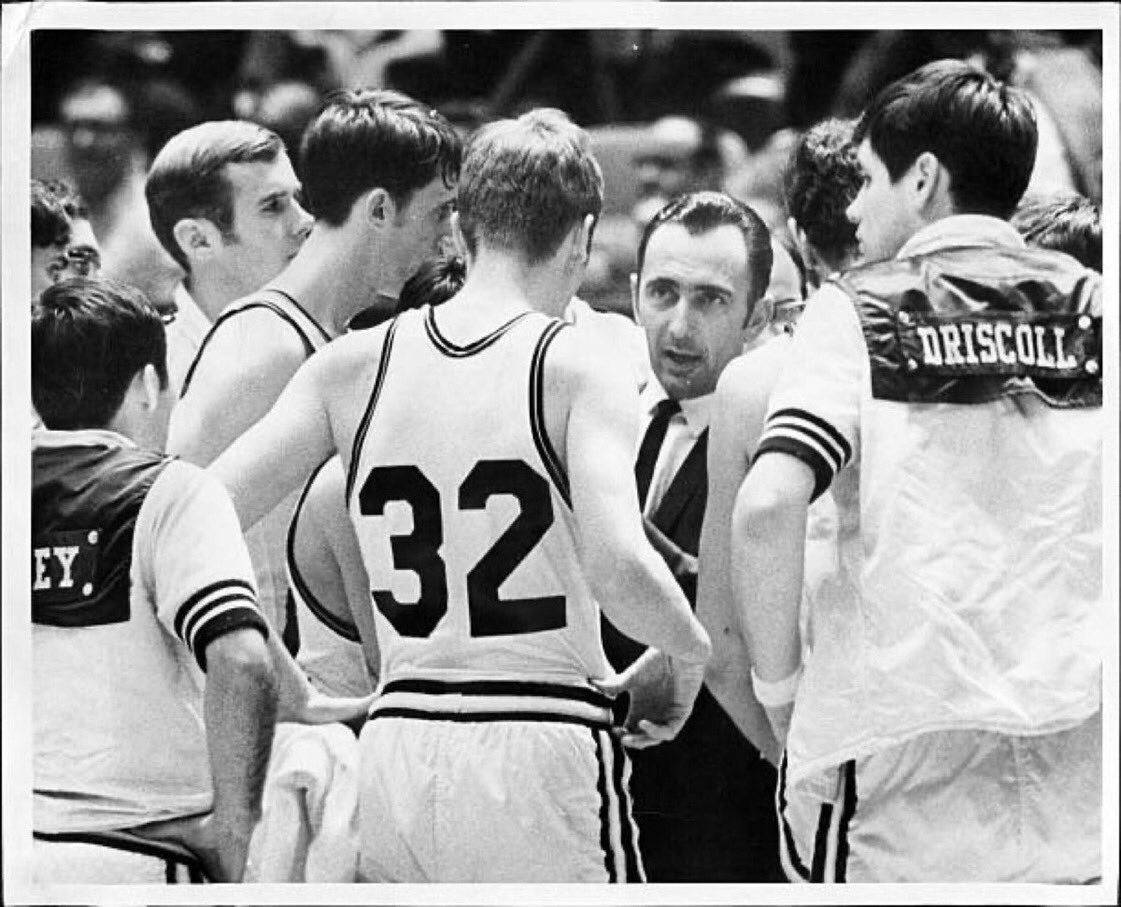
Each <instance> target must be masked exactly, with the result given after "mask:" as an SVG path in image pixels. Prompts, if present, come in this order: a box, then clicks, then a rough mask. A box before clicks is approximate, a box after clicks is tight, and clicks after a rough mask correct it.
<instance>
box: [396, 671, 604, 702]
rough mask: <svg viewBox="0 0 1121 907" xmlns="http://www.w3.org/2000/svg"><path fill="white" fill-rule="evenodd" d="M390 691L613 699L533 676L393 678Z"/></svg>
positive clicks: (429, 694)
mask: <svg viewBox="0 0 1121 907" xmlns="http://www.w3.org/2000/svg"><path fill="white" fill-rule="evenodd" d="M388 693H423V694H425V695H428V696H544V697H548V698H552V699H573V700H575V701H577V702H586V703H588V704H590V705H595V706H599V707H601V708H605V709H609V708H611V703H612V700H611V698H610V697H609V696H605V695H604V694H603V693H600V692H598V691H597V690H591V689H587V688H584V687H572V686H568V685H567V684H563V683H543V682H540V681H532V680H460V681H446V680H426V679H418V678H414V679H406V680H391V681H390V682H389V683H387V684H386V685H385V687H384V688H383V689H382V695H385V694H388Z"/></svg>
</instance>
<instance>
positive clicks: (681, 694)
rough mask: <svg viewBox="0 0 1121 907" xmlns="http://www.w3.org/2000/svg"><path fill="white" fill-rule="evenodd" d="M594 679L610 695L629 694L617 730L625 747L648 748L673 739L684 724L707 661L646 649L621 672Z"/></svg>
mask: <svg viewBox="0 0 1121 907" xmlns="http://www.w3.org/2000/svg"><path fill="white" fill-rule="evenodd" d="M592 682H593V683H594V684H595V686H596V687H597V688H598V689H599V690H600V691H601V692H603V693H606V694H607V695H608V696H618V695H619V694H621V693H627V694H629V696H630V708H629V710H628V712H627V716H626V719H625V720H624V722H623V726H622V727H621V728H617V729H616V733H618V734H619V736H620V739H621V740H622V742H623V745H624V746H627V747H629V748H631V749H645V748H646V747H650V746H655V745H657V744H659V743H664V742H665V741H667V740H672V739H673V738H674V737H676V736H677V734H678V732H679V731H680V730H681V728H682V727H683V726H684V724H685V721H686V720H687V719H688V717H689V714H690V713H691V712H692V710H693V703H694V702H695V701H696V698H697V694H698V693H699V692H700V689H701V684H702V683H703V682H704V664H703V663H701V664H693V663H689V662H684V661H681V660H680V659H676V658H670V657H669V656H667V655H664V654H663V653H661V652H658V651H656V650H654V649H647V650H646V652H644V653H643V654H642V655H641V656H640V657H639V658H638V660H636V661H635V662H634V663H633V664H632V665H631V666H630V667H628V668H627V669H626V670H625V671H623V673H622V674H619V675H617V676H615V677H612V678H608V679H606V680H593V681H592Z"/></svg>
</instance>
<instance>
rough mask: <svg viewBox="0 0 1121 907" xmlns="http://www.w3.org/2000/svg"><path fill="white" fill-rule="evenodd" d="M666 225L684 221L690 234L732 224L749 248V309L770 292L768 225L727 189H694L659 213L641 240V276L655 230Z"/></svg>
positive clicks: (639, 248)
mask: <svg viewBox="0 0 1121 907" xmlns="http://www.w3.org/2000/svg"><path fill="white" fill-rule="evenodd" d="M665 224H681V226H683V227H684V228H685V229H686V230H688V231H689V234H690V235H692V236H696V235H697V234H698V233H707V232H709V231H710V230H715V229H716V228H717V227H723V226H732V227H736V228H737V229H739V231H740V232H741V233H742V234H743V242H744V245H745V246H746V247H747V272H748V273H747V276H748V278H749V286H748V291H747V292H748V299H747V302H748V310H749V311H750V310H751V309H753V308H754V307H755V303H756V302H758V301H759V299H760V298H762V296H763V294H764V293H766V292H767V285H768V284H769V283H770V282H771V266H772V265H773V264H774V257H775V256H774V250H773V249H772V248H771V234H770V231H769V230H768V229H767V225H766V224H765V223H764V222H763V218H761V217H760V216H759V215H758V214H756V213H755V211H754V210H753V209H752V208H751V207H750V206H749V205H746V204H744V203H743V202H741V201H739V200H738V199H735V198H732V197H731V196H730V195H727V194H725V193H723V192H690V193H688V194H686V195H680V196H678V197H677V198H675V199H674V200H673V201H672V202H670V203H669V204H668V205H666V206H664V207H663V208H662V210H661V211H659V212H658V213H657V214H655V215H654V216H653V217H652V218H651V219H650V222H649V223H648V224H647V225H646V228H645V229H644V230H643V231H642V238H641V239H640V240H639V241H638V275H639V277H641V276H642V265H643V263H644V262H645V260H646V246H647V245H648V244H649V242H650V237H651V236H653V235H654V231H655V230H657V229H658V228H659V227H661V226H664V225H665Z"/></svg>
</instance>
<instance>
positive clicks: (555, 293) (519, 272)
mask: <svg viewBox="0 0 1121 907" xmlns="http://www.w3.org/2000/svg"><path fill="white" fill-rule="evenodd" d="M460 294H461V295H463V296H464V298H465V299H467V300H468V301H470V302H471V303H472V305H473V306H478V307H483V306H485V307H487V308H488V309H494V310H495V311H497V310H498V309H502V310H503V311H505V310H508V309H509V310H513V309H518V310H524V309H532V310H534V311H537V312H543V313H544V314H546V315H552V316H555V317H558V318H559V317H560V316H561V313H562V312H563V311H564V307H565V306H566V305H567V304H568V300H569V298H570V297H571V295H572V293H571V291H570V288H569V286H568V282H567V281H566V280H564V279H562V277H561V276H560V275H559V274H558V272H557V269H556V268H554V267H552V266H551V265H549V264H544V265H529V264H526V263H525V262H524V261H522V260H521V259H519V258H517V257H515V256H511V255H504V254H500V253H489V254H482V255H480V256H479V257H478V258H476V259H474V260H473V261H472V262H471V265H470V267H469V268H468V272H467V280H466V281H465V283H464V285H463V290H461V291H460Z"/></svg>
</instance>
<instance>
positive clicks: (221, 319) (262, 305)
mask: <svg viewBox="0 0 1121 907" xmlns="http://www.w3.org/2000/svg"><path fill="white" fill-rule="evenodd" d="M261 292H262V293H276V294H277V295H278V296H283V297H284V298H285V299H286V300H288V301H289V302H290V303H292V305H294V306H295V307H296V308H297V309H299V310H300V313H301V314H302V315H303V316H304V317H305V318H306V319H307V320H308V321H310V322H311V323H312V324H313V325H314V326H315V328H316V330H317V331H319V333H320V334H322V335H323V339H324V340H325V341H327V342H330V340H331V335H330V334H328V333H327V332H326V331H325V330H324V329H323V326H322V325H321V324H320V323H319V322H318V321H316V320H315V319H314V318H312V317H311V315H309V314H308V313H307V310H306V309H304V307H303V306H302V305H300V304H299V303H298V302H296V300H295V299H293V298H292V297H291V296H289V295H288V294H287V293H285V292H283V291H281V290H275V289H271V288H270V289H267V290H262V291H261ZM252 309H268V310H269V311H270V312H272V313H273V314H274V315H276V316H277V317H278V318H280V319H281V320H282V321H285V322H286V323H287V324H288V326H289V327H290V328H292V330H294V331H295V332H296V333H297V334H299V335H300V342H301V343H302V344H303V345H304V357H305V358H310V357H311V354H312V353H314V352H315V344H314V343H312V341H311V338H310V337H308V335H307V331H305V330H304V329H303V327H302V326H301V325H300V323H299V322H298V321H297V320H296V319H295V318H293V317H292V316H291V314H289V313H288V312H286V311H284V309H282V308H281V307H280V306H278V305H277V304H276V303H275V302H269V301H268V300H267V299H253V300H250V301H249V302H247V303H246V304H245V305H241V306H238V307H237V308H236V309H227V310H226V311H224V312H223V313H222V314H221V315H219V316H218V318H217V320H216V321H215V322H214V324H212V325H211V326H210V330H209V331H207V332H206V336H205V337H203V339H202V343H201V344H200V346H199V351H198V352H197V353H195V358H194V360H193V361H192V362H191V367H190V368H188V369H187V374H186V375H185V376H184V377H183V387H182V388H181V389H180V391H179V399H180V400H182V399H183V398H184V397H185V396H187V388H189V387H190V386H191V379H192V378H193V377H194V375H195V369H196V368H197V367H198V364H199V362H200V361H201V360H202V354H203V352H204V351H205V350H206V347H207V345H208V344H209V343H210V339H211V338H212V337H213V336H214V334H215V332H216V331H217V330H218V327H219V326H220V325H222V324H224V323H225V322H227V321H229V320H230V319H231V318H233V317H234V316H235V315H240V314H241V313H242V312H248V311H251V310H252Z"/></svg>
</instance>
